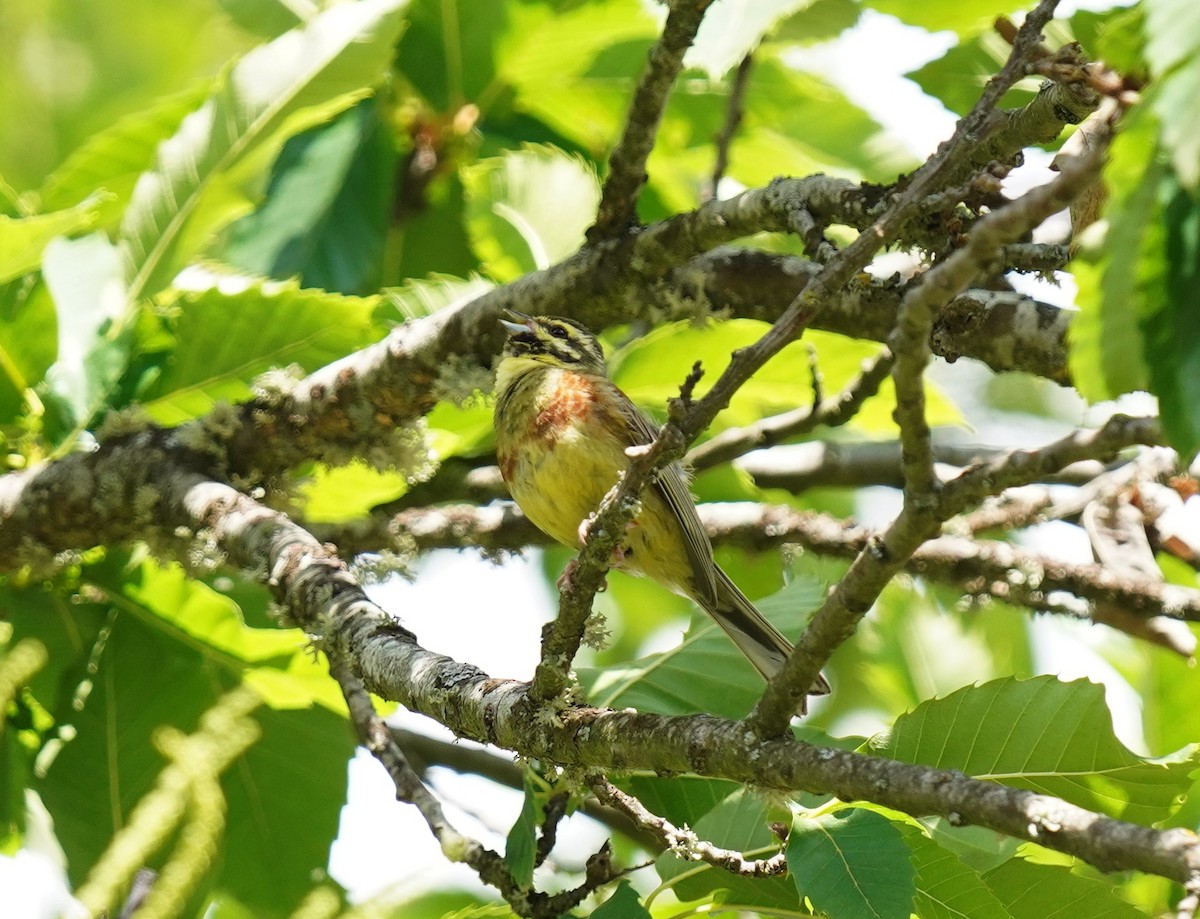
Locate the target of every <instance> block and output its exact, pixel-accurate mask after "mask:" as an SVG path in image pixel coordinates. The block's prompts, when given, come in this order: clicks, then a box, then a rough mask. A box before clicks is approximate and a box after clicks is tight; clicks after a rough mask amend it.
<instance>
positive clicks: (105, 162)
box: [41, 80, 212, 227]
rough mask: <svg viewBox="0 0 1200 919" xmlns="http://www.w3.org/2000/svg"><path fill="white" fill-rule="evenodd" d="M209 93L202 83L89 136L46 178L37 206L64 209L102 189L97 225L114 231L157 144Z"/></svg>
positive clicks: (207, 83)
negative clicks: (113, 228) (103, 194)
mask: <svg viewBox="0 0 1200 919" xmlns="http://www.w3.org/2000/svg"><path fill="white" fill-rule="evenodd" d="M211 89H212V81H211V80H203V81H201V82H199V83H197V84H196V85H195V86H193V87H192V88H190V89H187V90H184V91H183V92H180V93H174V94H172V95H170V96H167V97H166V98H164V99H161V100H159V101H158V102H157V103H155V104H154V105H153V106H151V107H150V108H148V109H145V110H144V111H140V112H135V113H133V114H131V115H126V116H125V117H124V118H121V119H120V120H118V121H116V122H114V123H113V124H112V125H110V126H109V127H107V128H105V129H104V130H102V131H99V132H98V133H96V134H93V135H92V136H91V137H89V138H88V139H87V140H86V141H85V142H84V143H83V144H82V145H81V146H80V147H79V148H78V149H76V150H74V151H72V153H71V155H70V156H68V157H67V158H66V160H65V161H64V162H63V164H62V165H61V166H59V167H58V168H57V169H55V170H54V172H53V173H51V174H50V176H49V178H47V179H46V181H45V183H44V184H43V186H42V190H41V198H42V204H43V206H44V207H47V208H60V207H68V206H70V205H72V204H75V203H76V202H77V201H82V200H83V199H84V198H86V197H87V196H88V195H91V194H93V193H94V192H95V190H96V189H99V188H102V189H104V191H105V198H104V200H103V203H102V206H101V217H100V221H101V224H102V225H103V226H105V227H108V226H110V225H111V226H115V225H116V224H117V222H118V221H119V220H120V217H121V211H123V210H124V208H125V205H126V204H128V203H129V198H130V196H131V195H132V194H133V186H134V183H136V182H137V178H138V176H139V175H141V174H142V173H143V172H145V171H146V170H147V169H149V168H150V164H151V163H152V162H153V160H154V151H155V149H156V148H157V147H158V145H159V143H160V142H162V141H163V140H165V139H166V138H168V137H170V136H171V135H172V134H174V133H175V132H176V131H177V130H178V129H179V123H180V122H181V121H183V119H184V117H185V116H186V115H187V114H188V113H189V112H192V111H194V110H195V109H196V108H197V107H199V105H200V103H201V102H203V100H204V97H205V96H207V95H208V93H209V92H210V91H211Z"/></svg>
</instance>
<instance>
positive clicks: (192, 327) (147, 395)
mask: <svg viewBox="0 0 1200 919" xmlns="http://www.w3.org/2000/svg"><path fill="white" fill-rule="evenodd" d="M180 286H181V287H182V288H183V291H182V292H181V293H180V294H179V299H178V300H177V301H176V302H175V303H174V308H175V310H176V311H177V312H178V316H177V317H176V318H175V319H174V320H173V322H172V323H171V326H170V328H171V332H172V333H173V335H174V336H175V339H176V341H178V342H179V343H180V344H179V346H178V347H176V349H175V351H174V353H173V354H172V355H171V358H170V360H169V361H168V362H166V363H165V364H164V366H163V367H162V372H161V374H160V375H159V376H158V378H157V379H156V381H155V382H154V384H153V386H151V387H150V388H149V389H148V390H147V391H146V392H144V393H143V394H142V399H143V400H144V406H145V408H146V410H147V411H148V412H149V413H150V415H151V417H153V418H154V419H155V420H157V421H160V422H162V423H164V424H178V423H179V422H181V421H186V420H188V419H189V418H194V417H196V416H198V415H201V414H203V413H204V412H207V411H208V410H209V409H210V408H212V406H213V404H214V403H216V402H218V401H220V400H226V401H229V402H235V401H238V400H241V399H245V398H246V397H247V396H248V395H250V393H251V388H250V387H251V384H252V382H253V380H254V378H255V377H256V376H257V375H258V374H260V373H263V372H264V371H266V370H269V369H272V368H277V367H287V366H289V365H291V364H295V365H297V366H298V367H300V368H301V370H302V371H313V370H316V369H317V368H318V367H322V366H324V365H326V364H329V363H331V362H333V361H334V360H336V359H337V358H339V357H342V356H343V355H345V354H348V353H349V352H351V351H354V350H356V349H358V348H361V347H363V346H364V345H366V344H368V343H369V342H371V341H372V340H374V338H375V337H376V330H375V328H374V326H373V324H372V316H373V313H374V311H375V309H376V306H377V300H376V299H374V298H359V297H344V296H341V295H339V294H331V293H326V292H325V291H322V290H304V289H302V288H300V287H299V286H298V285H297V284H296V283H295V282H294V281H263V280H262V279H259V278H246V277H243V276H240V275H229V274H223V273H220V272H218V273H209V272H203V271H192V272H189V273H188V274H187V275H186V276H184V277H182V278H181V279H180Z"/></svg>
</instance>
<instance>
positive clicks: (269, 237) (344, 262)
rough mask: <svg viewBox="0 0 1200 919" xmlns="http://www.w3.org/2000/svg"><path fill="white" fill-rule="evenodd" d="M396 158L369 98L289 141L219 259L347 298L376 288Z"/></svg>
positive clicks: (372, 100) (376, 109)
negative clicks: (263, 197)
mask: <svg viewBox="0 0 1200 919" xmlns="http://www.w3.org/2000/svg"><path fill="white" fill-rule="evenodd" d="M394 159H395V155H394V153H393V152H392V150H391V145H390V142H389V141H388V139H387V137H386V133H385V132H384V130H383V128H382V125H381V124H380V122H379V112H378V106H377V105H376V103H375V100H374V99H367V100H364V101H363V102H360V103H359V104H358V105H356V106H354V107H353V108H351V109H348V110H347V111H345V112H343V113H342V114H340V115H339V116H337V117H336V118H335V119H333V121H331V122H329V123H328V124H324V125H320V126H318V127H315V128H311V129H310V130H308V131H305V132H304V133H302V134H298V135H296V136H295V137H292V138H290V139H289V140H288V142H287V143H286V144H284V146H283V150H282V152H281V153H280V154H279V158H278V159H277V160H276V161H275V165H274V166H273V167H272V173H271V183H270V186H269V187H268V189H267V197H266V200H265V201H264V202H263V203H262V205H261V206H260V207H259V208H258V210H256V211H255V212H254V213H253V214H249V215H247V216H246V217H243V218H242V219H241V220H238V221H237V222H236V223H234V224H233V225H232V226H231V227H230V228H229V230H228V237H227V240H226V244H225V246H224V247H223V249H222V250H221V252H220V254H219V256H220V258H221V259H222V260H223V261H226V262H228V263H229V264H231V265H235V266H237V267H238V268H241V269H242V270H244V271H247V272H249V273H251V274H259V275H264V276H267V277H273V278H280V279H283V278H290V277H298V278H300V281H301V283H302V284H303V286H305V287H319V288H322V289H324V290H331V291H337V292H338V293H345V294H361V293H366V292H367V291H374V290H375V289H377V288H378V286H379V284H378V278H379V271H380V263H381V259H382V256H383V242H384V235H385V233H386V230H387V217H388V214H387V210H388V203H389V202H390V201H391V199H392V179H393V175H394V172H395V169H394V163H393V161H394Z"/></svg>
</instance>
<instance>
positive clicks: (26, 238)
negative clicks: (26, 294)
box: [0, 195, 103, 284]
mask: <svg viewBox="0 0 1200 919" xmlns="http://www.w3.org/2000/svg"><path fill="white" fill-rule="evenodd" d="M102 197H103V196H99V195H92V196H91V197H88V198H87V199H85V200H84V201H81V202H80V203H79V204H77V205H75V207H72V208H67V209H66V210H61V211H53V212H51V213H49V214H33V215H31V216H29V217H17V218H13V217H6V216H4V215H0V284H3V283H5V282H6V281H11V280H12V279H13V278H15V277H17V276H18V275H22V274H25V273H26V272H27V271H32V270H33V269H34V268H36V267H37V266H38V265H40V264H41V261H42V252H43V251H44V250H45V248H46V244H47V243H49V242H50V241H51V240H52V239H54V237H56V236H70V235H72V234H74V233H78V232H80V231H82V230H87V229H90V228H91V227H92V226H94V225H95V223H96V220H97V217H98V215H99V211H100V202H101V200H102Z"/></svg>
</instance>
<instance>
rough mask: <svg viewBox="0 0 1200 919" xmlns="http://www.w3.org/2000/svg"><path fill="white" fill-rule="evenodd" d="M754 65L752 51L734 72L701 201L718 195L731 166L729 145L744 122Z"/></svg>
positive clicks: (714, 139)
mask: <svg viewBox="0 0 1200 919" xmlns="http://www.w3.org/2000/svg"><path fill="white" fill-rule="evenodd" d="M753 66H754V52H752V51H751V52H748V53H747V54H746V56H745V57H744V58H742V62H741V63H740V64H738V68H737V70H736V71H735V72H734V75H733V84H732V85H731V86H730V87H729V100H728V102H726V104H725V122H724V123H723V124H722V125H721V130H720V131H719V132H718V133H717V136H716V137H715V138H713V141H714V145H715V147H716V152H717V155H716V160H715V162H714V163H713V171H712V177H711V178H710V179H709V180H708V185H707V186H706V187H705V188H704V190H703V191H702V192H701V195H700V200H701V201H708V200H709V199H711V198H715V197H716V196H717V186H718V185H720V184H721V179H723V178H724V177H725V170H726V169H728V168H729V147H730V145H731V144H732V143H733V136H734V135H735V134H736V133H737V129H738V127H739V126H740V125H741V123H742V115H743V114H744V112H743V104H744V102H745V98H746V87H747V86H749V85H750V70H751V69H752V68H753Z"/></svg>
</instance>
